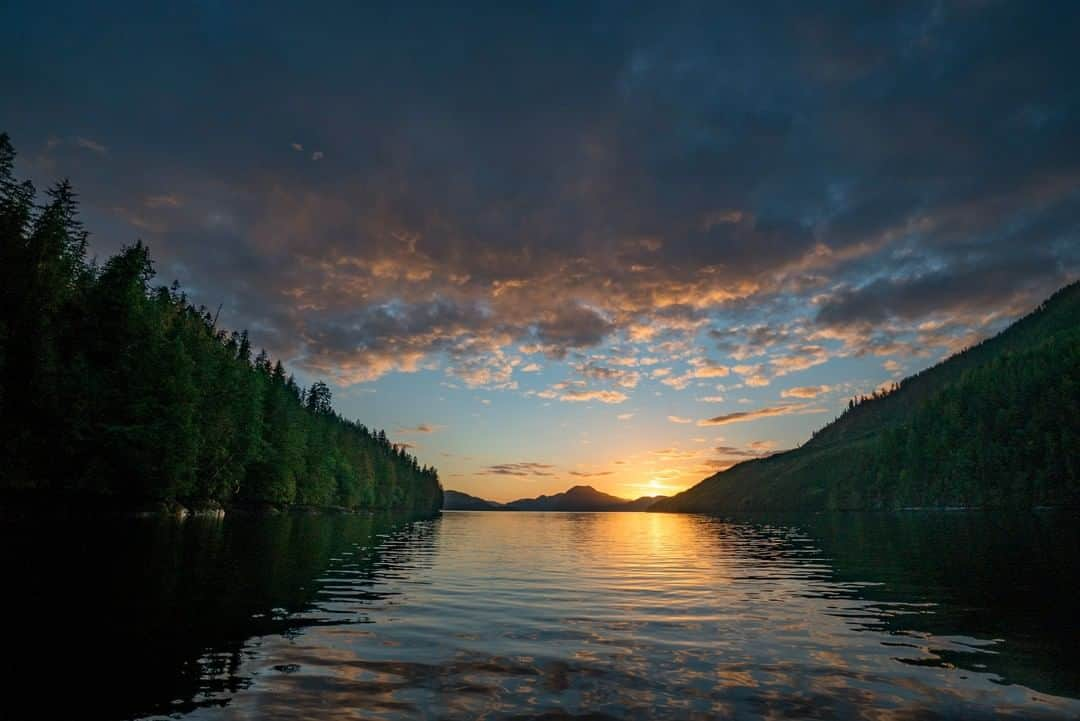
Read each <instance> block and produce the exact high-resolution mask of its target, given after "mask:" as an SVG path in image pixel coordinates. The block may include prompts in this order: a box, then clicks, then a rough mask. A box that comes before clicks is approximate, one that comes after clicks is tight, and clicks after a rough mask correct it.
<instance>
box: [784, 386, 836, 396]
mask: <svg viewBox="0 0 1080 721" xmlns="http://www.w3.org/2000/svg"><path fill="white" fill-rule="evenodd" d="M829 390H830V387H829V386H826V385H820V386H798V387H795V388H788V389H786V390H783V391H781V392H780V396H781V397H782V398H817V397H818V396H820V395H821V394H822V393H828V392H829Z"/></svg>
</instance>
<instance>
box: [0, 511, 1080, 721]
mask: <svg viewBox="0 0 1080 721" xmlns="http://www.w3.org/2000/svg"><path fill="white" fill-rule="evenodd" d="M0 532H2V534H3V537H2V538H0V540H2V541H3V555H2V559H3V562H4V564H5V568H6V574H5V575H6V578H7V581H8V588H7V592H6V594H5V601H4V603H5V604H6V607H5V609H3V610H4V612H5V619H6V620H7V623H6V624H5V625H6V626H7V628H6V629H5V635H6V637H7V639H8V644H7V645H6V651H7V653H6V654H5V659H4V664H5V669H4V677H5V681H6V683H5V686H6V687H7V690H8V694H7V695H8V700H9V701H10V699H12V698H13V696H12V694H13V693H14V694H19V693H20V690H21V691H22V693H23V695H24V698H25V699H26V700H29V701H31V702H32V703H33V704H34V705H37V706H39V707H40V708H39V713H40V715H43V716H44V715H55V714H59V713H72V714H77V717H79V718H89V717H101V718H138V717H155V718H157V717H163V716H167V715H174V716H180V715H184V716H185V717H186V718H191V719H275V718H290V719H292V718H311V719H337V718H342V719H346V718H347V719H397V718H404V719H412V718H417V719H442V718H448V719H503V718H519V719H526V718H530V719H532V718H537V719H539V718H543V719H560V718H589V719H630V718H633V719H645V718H670V719H707V718H757V717H767V718H867V719H923V718H927V719H932V718H982V717H987V718H989V717H992V716H994V717H997V716H1003V715H1008V714H1012V715H1013V716H1015V717H1016V718H1025V719H1028V718H1043V717H1045V718H1080V701H1078V700H1077V699H1078V698H1080V661H1078V660H1077V649H1078V648H1080V623H1078V620H1077V611H1078V610H1080V609H1078V606H1080V602H1078V601H1077V596H1076V593H1077V589H1078V588H1080V561H1078V559H1080V555H1078V551H1080V521H1078V519H1077V518H1076V517H1075V516H1061V515H1046V516H1041V515H1040V516H1034V515H1031V516H1028V515H1025V516H1024V517H1023V518H1020V519H1015V518H1014V519H1010V520H1008V521H1006V520H1003V519H1001V518H998V517H994V516H983V515H969V514H948V513H941V514H924V515H916V514H907V515H895V516H894V515H884V514H881V515H870V514H867V515H856V514H848V515H839V516H815V517H808V518H797V517H795V518H769V519H763V518H758V519H747V520H738V521H724V520H720V519H715V518H710V517H702V516H679V515H666V514H641V513H639V514H633V513H612V514H544V513H479V512H477V513H469V512H451V513H445V514H444V515H443V517H442V518H440V519H437V520H433V521H424V522H417V523H412V524H402V523H396V524H395V522H394V521H393V519H384V518H372V517H355V516H346V517H311V516H285V517H276V518H229V519H226V520H225V521H217V522H215V521H198V520H194V521H187V522H184V523H179V522H168V521H140V522H136V521H130V520H128V521H98V522H94V523H63V524H61V523H55V524H42V523H37V524H13V523H11V522H7V523H5V525H3V526H2V528H0ZM31 684H32V685H31ZM41 687H44V688H46V689H51V692H47V693H44V694H42V693H37V694H36V695H30V694H29V689H30V688H41ZM72 717H75V716H72Z"/></svg>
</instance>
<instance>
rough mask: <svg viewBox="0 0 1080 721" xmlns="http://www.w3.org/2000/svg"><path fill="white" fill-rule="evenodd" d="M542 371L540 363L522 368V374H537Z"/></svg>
mask: <svg viewBox="0 0 1080 721" xmlns="http://www.w3.org/2000/svg"><path fill="white" fill-rule="evenodd" d="M540 370H541V368H540V364H539V363H529V364H527V365H525V366H523V367H522V369H521V372H522V373H537V372H539V371H540Z"/></svg>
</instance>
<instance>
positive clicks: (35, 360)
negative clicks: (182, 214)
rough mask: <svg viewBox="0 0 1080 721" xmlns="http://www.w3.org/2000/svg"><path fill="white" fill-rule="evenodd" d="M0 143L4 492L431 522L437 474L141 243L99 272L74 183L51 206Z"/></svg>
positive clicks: (55, 192)
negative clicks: (298, 378)
mask: <svg viewBox="0 0 1080 721" xmlns="http://www.w3.org/2000/svg"><path fill="white" fill-rule="evenodd" d="M14 158H15V154H14V151H13V150H12V147H11V144H10V142H9V140H8V138H7V136H6V135H0V293H2V297H0V299H2V305H0V307H2V310H0V314H2V315H0V437H2V438H3V444H2V446H0V489H2V490H4V491H6V492H8V493H9V494H10V493H17V492H22V494H23V495H27V494H30V495H32V494H33V492H41V493H44V494H49V495H67V496H72V495H82V496H86V497H110V498H113V499H118V500H129V501H160V500H180V501H186V502H192V503H195V504H198V503H207V502H211V501H216V502H219V503H222V504H234V503H248V504H274V505H288V504H305V505H315V506H329V505H335V506H345V507H349V508H398V509H403V510H409V511H418V512H427V511H433V510H436V509H438V508H439V507H440V506H441V504H442V489H441V488H440V486H439V479H438V475H437V473H436V471H435V469H434V468H429V467H422V466H420V465H419V464H418V463H417V460H416V459H415V458H414V457H412V456H410V455H409V454H407V453H406V452H405V450H404V449H403V448H400V447H397V446H395V445H393V444H392V443H391V442H390V441H388V440H387V438H386V434H385V433H384V432H382V431H379V432H374V431H372V430H369V429H368V428H366V427H365V426H363V425H361V424H359V423H355V422H353V421H350V420H346V419H345V418H342V417H341V416H340V415H338V414H337V413H336V412H335V411H334V410H333V408H332V407H331V404H330V390H329V388H328V387H327V386H326V385H325V384H324V383H321V382H319V383H315V384H313V385H312V386H311V387H310V388H308V389H303V388H300V387H299V386H298V385H297V384H296V382H295V381H294V379H293V378H292V377H291V376H290V375H287V374H286V372H285V370H284V368H283V367H282V364H281V362H280V361H278V362H273V361H272V360H271V359H270V358H269V357H268V356H267V354H266V353H265V352H260V353H258V354H254V353H253V351H252V347H251V343H250V342H249V340H248V336H247V333H246V332H244V333H237V332H228V331H226V330H222V329H220V328H218V327H217V322H216V318H215V317H214V316H213V315H211V314H210V313H209V312H208V311H207V310H206V309H205V308H201V307H200V308H196V307H195V306H194V305H193V304H192V303H191V302H189V301H188V299H187V297H186V296H185V295H184V293H183V292H182V291H180V289H179V288H177V287H176V286H175V284H174V286H173V287H172V288H166V287H155V286H154V285H153V284H152V280H153V277H154V269H153V264H152V262H151V259H150V254H149V251H148V249H147V248H146V246H144V245H143V244H142V243H140V242H137V243H135V244H134V245H131V246H128V247H126V248H125V249H124V250H122V251H121V252H120V253H119V254H117V255H116V256H114V257H112V258H110V259H108V260H107V261H105V262H104V263H103V264H101V265H98V264H96V263H94V262H89V261H88V260H87V257H86V248H87V233H86V231H85V230H84V229H83V227H82V225H81V224H80V221H79V218H78V204H77V199H76V195H75V193H74V192H73V190H72V188H71V187H70V185H69V184H67V183H66V182H61V183H59V184H57V185H56V186H55V187H53V188H52V189H51V190H49V191H48V193H47V196H46V198H44V199H43V200H44V203H43V204H40V205H39V204H38V203H39V202H40V200H42V199H39V197H38V196H37V194H36V192H35V189H34V188H33V186H32V185H31V184H30V183H29V182H22V183H20V182H18V181H17V180H16V179H15V178H14V175H13V166H14Z"/></svg>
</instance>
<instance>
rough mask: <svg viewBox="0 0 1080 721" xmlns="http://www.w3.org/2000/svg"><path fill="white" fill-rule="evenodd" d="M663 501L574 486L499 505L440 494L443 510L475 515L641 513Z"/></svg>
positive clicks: (448, 492) (464, 495)
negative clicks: (549, 512) (497, 513)
mask: <svg viewBox="0 0 1080 721" xmlns="http://www.w3.org/2000/svg"><path fill="white" fill-rule="evenodd" d="M663 498H665V497H664V496H640V497H639V498H635V499H627V498H621V497H619V496H613V495H611V494H610V493H604V492H602V491H598V490H596V489H595V488H593V487H592V486H586V485H577V486H572V487H571V488H568V489H567V490H565V491H563V492H561V493H554V494H551V495H540V496H536V497H535V498H518V499H515V500H513V501H510V502H508V503H499V502H497V501H489V500H487V499H484V498H479V497H478V496H472V495H470V494H468V493H463V492H461V491H454V490H449V489H448V490H446V491H444V493H443V508H444V509H445V510H474V511H563V512H573V511H644V510H646V509H648V508H649V507H650V506H652V505H653V504H654V503H656V502H657V501H658V500H661V499H663Z"/></svg>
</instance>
